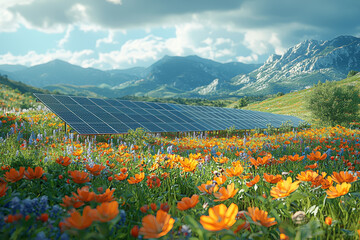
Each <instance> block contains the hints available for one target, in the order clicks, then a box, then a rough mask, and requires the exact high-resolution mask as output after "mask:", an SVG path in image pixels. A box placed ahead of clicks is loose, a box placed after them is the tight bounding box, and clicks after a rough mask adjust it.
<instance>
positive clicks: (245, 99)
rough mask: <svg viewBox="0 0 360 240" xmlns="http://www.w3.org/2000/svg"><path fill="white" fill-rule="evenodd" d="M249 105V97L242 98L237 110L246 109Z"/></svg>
mask: <svg viewBox="0 0 360 240" xmlns="http://www.w3.org/2000/svg"><path fill="white" fill-rule="evenodd" d="M247 105H248V99H247V97H243V98H240V100H239V101H238V103H237V105H236V108H242V107H246V106H247Z"/></svg>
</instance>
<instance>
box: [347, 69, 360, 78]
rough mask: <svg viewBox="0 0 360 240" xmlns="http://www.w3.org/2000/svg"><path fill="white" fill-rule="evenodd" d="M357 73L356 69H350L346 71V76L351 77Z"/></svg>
mask: <svg viewBox="0 0 360 240" xmlns="http://www.w3.org/2000/svg"><path fill="white" fill-rule="evenodd" d="M358 73H359V72H358V71H354V70H351V71H350V72H349V73H348V75H347V77H348V78H349V77H352V76H354V75H356V74H358Z"/></svg>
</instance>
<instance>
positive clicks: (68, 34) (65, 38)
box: [58, 25, 74, 48]
mask: <svg viewBox="0 0 360 240" xmlns="http://www.w3.org/2000/svg"><path fill="white" fill-rule="evenodd" d="M73 30H74V27H73V26H72V25H70V26H69V27H68V29H67V30H66V33H65V36H64V37H63V38H62V39H60V41H59V42H58V46H59V47H61V48H62V47H64V45H65V43H67V42H68V41H69V38H70V33H71V31H73Z"/></svg>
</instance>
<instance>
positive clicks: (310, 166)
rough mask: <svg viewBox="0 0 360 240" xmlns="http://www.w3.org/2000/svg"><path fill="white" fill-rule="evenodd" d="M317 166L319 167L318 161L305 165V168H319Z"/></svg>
mask: <svg viewBox="0 0 360 240" xmlns="http://www.w3.org/2000/svg"><path fill="white" fill-rule="evenodd" d="M317 167H318V164H317V163H314V164H312V165H307V166H305V169H309V168H311V169H314V168H317Z"/></svg>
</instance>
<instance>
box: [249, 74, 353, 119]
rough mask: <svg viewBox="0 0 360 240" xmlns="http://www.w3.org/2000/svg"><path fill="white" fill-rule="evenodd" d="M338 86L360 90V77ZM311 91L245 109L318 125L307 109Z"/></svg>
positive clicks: (251, 105)
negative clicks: (294, 118) (286, 116)
mask: <svg viewBox="0 0 360 240" xmlns="http://www.w3.org/2000/svg"><path fill="white" fill-rule="evenodd" d="M336 84H337V85H338V86H342V85H351V86H354V87H355V88H356V89H358V90H360V75H359V74H357V75H355V76H352V77H350V78H346V79H344V80H341V81H338V82H337V83H336ZM310 91H311V88H310V89H305V90H301V91H296V92H292V93H288V94H285V95H283V96H280V97H275V98H271V99H267V100H264V101H262V102H256V103H252V104H249V105H248V106H246V107H244V108H243V109H248V110H256V111H262V112H271V113H276V114H284V115H291V116H296V117H299V118H301V119H303V120H305V121H307V122H310V123H315V125H318V121H316V120H314V119H313V118H312V116H311V112H310V111H309V110H308V109H307V108H306V98H307V96H308V95H309V93H310Z"/></svg>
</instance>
